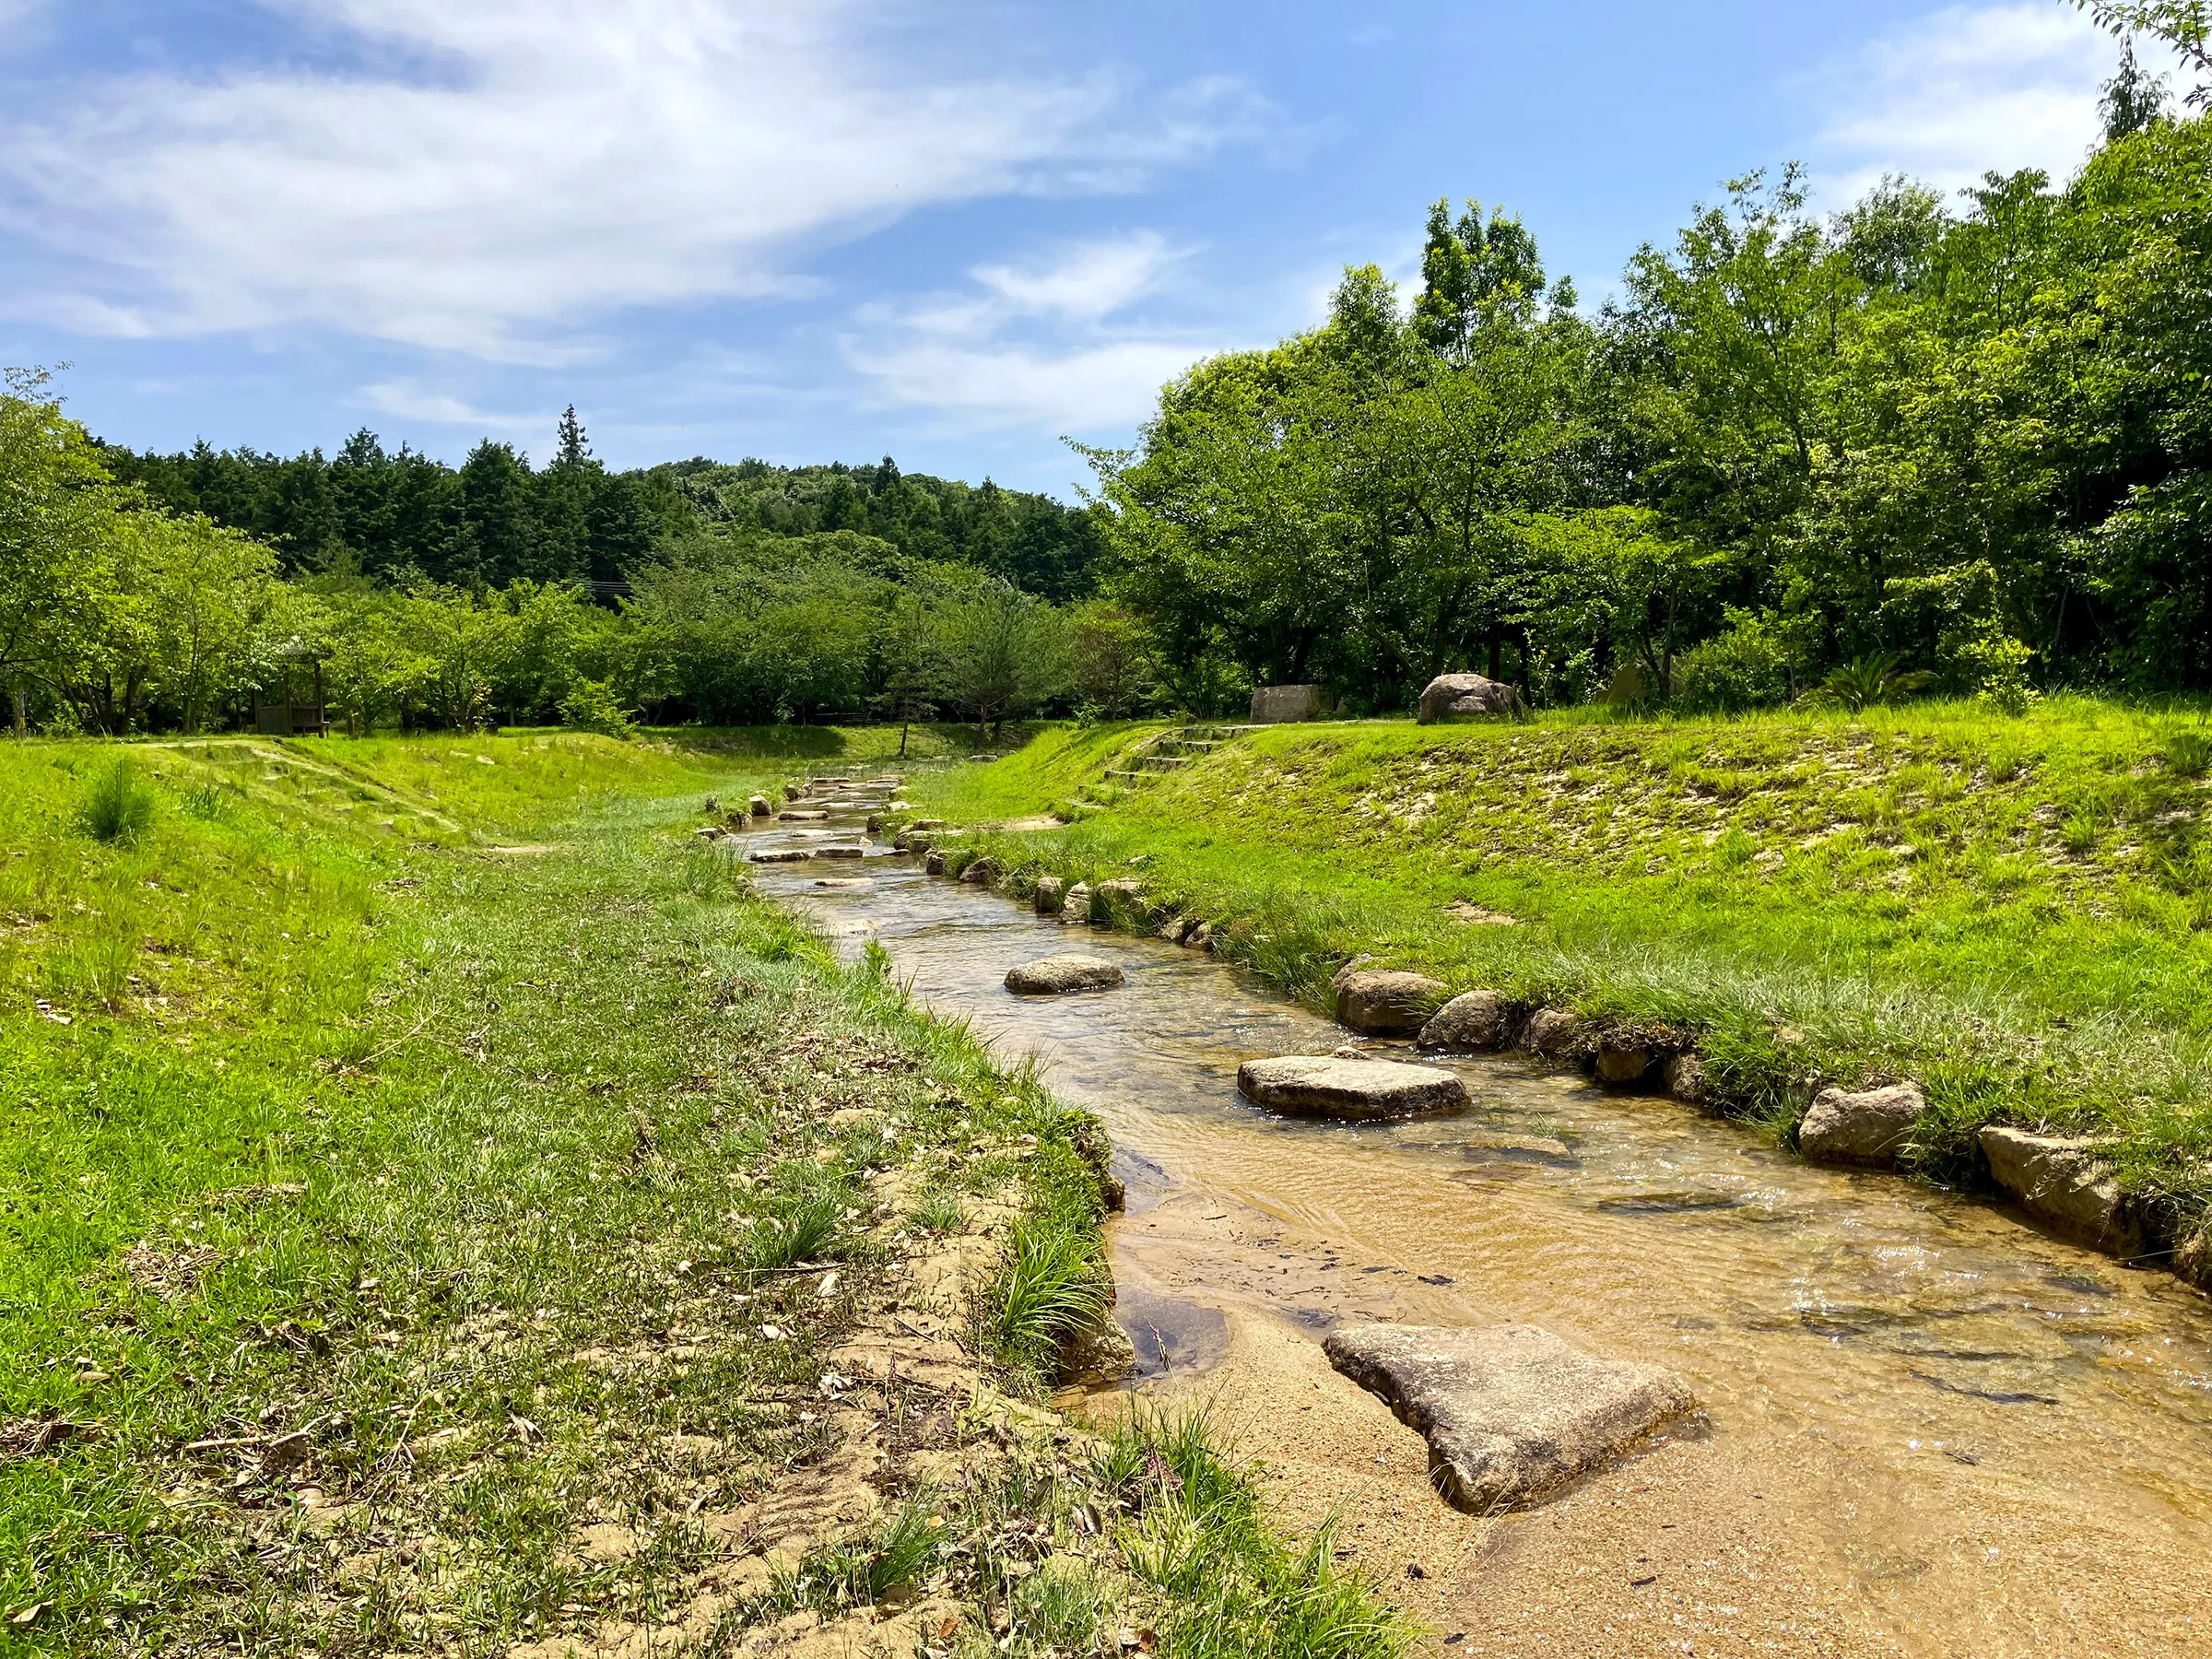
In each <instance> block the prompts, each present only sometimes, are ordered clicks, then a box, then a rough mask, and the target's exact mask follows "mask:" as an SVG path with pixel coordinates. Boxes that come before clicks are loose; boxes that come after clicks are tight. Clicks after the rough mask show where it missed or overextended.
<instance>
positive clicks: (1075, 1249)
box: [984, 1217, 1110, 1366]
mask: <svg viewBox="0 0 2212 1659" xmlns="http://www.w3.org/2000/svg"><path fill="white" fill-rule="evenodd" d="M1108 1289H1109V1280H1108V1277H1107V1273H1106V1269H1105V1265H1104V1264H1103V1262H1102V1261H1101V1260H1100V1253H1099V1245H1098V1237H1097V1233H1096V1230H1094V1229H1090V1228H1087V1227H1084V1226H1082V1225H1081V1224H1080V1222H1079V1221H1077V1220H1071V1219H1069V1218H1058V1217H1055V1218H1025V1219H1023V1220H1021V1221H1018V1222H1017V1223H1016V1224H1015V1226H1014V1230H1013V1233H1012V1236H1011V1237H1010V1238H1009V1239H1008V1241H1007V1243H1006V1259H1005V1261H1004V1262H1003V1263H1002V1264H1001V1265H1000V1267H999V1270H998V1274H997V1276H996V1277H994V1279H993V1281H992V1283H991V1286H990V1288H988V1290H987V1291H986V1292H985V1296H984V1300H985V1304H986V1306H987V1308H988V1310H989V1320H990V1334H991V1340H992V1345H993V1347H994V1349H995V1350H996V1351H997V1352H998V1353H999V1354H1001V1355H1002V1356H1004V1357H1006V1359H1009V1360H1011V1361H1013V1362H1014V1363H1016V1364H1028V1365H1032V1366H1035V1365H1041V1364H1045V1363H1048V1362H1049V1360H1050V1358H1051V1356H1053V1355H1054V1354H1057V1353H1062V1352H1065V1351H1068V1350H1069V1349H1070V1348H1071V1347H1073V1345H1075V1344H1076V1343H1077V1342H1079V1341H1081V1340H1082V1339H1083V1338H1084V1337H1085V1336H1087V1335H1089V1334H1090V1333H1091V1332H1092V1331H1094V1330H1095V1329H1096V1328H1097V1327H1098V1326H1099V1325H1100V1324H1101V1323H1102V1322H1103V1321H1104V1320H1105V1318H1106V1311H1107V1308H1108V1307H1109V1305H1110V1303H1109V1301H1108Z"/></svg>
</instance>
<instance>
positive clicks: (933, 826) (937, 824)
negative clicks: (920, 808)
mask: <svg viewBox="0 0 2212 1659" xmlns="http://www.w3.org/2000/svg"><path fill="white" fill-rule="evenodd" d="M907 828H908V829H909V830H942V829H944V828H945V820H944V819H943V818H916V819H915V820H914V821H913V822H912V823H911V824H909V825H908V826H907Z"/></svg>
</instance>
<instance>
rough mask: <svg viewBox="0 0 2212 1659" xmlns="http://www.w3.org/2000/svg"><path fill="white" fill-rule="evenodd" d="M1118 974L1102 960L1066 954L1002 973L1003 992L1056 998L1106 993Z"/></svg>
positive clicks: (1120, 979)
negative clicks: (1077, 994) (1079, 993)
mask: <svg viewBox="0 0 2212 1659" xmlns="http://www.w3.org/2000/svg"><path fill="white" fill-rule="evenodd" d="M1121 982H1122V971H1121V970H1120V969H1119V968H1117V967H1115V966H1114V965H1113V964H1112V962H1109V961H1107V960H1106V959H1104V958H1103V957H1090V956H1077V955H1074V954H1072V953H1071V954H1067V955H1062V956H1049V957H1044V958H1041V959H1039V960H1037V961H1034V962H1023V963H1022V964H1020V965H1019V966H1018V967H1015V968H1009V969H1007V970H1006V989H1007V990H1009V991H1012V992H1014V993H1015V994H1018V995H1021V996H1060V995H1063V994H1065V993H1067V992H1070V991H1110V990H1112V988H1113V987H1114V986H1116V985H1118V984H1120V983H1121Z"/></svg>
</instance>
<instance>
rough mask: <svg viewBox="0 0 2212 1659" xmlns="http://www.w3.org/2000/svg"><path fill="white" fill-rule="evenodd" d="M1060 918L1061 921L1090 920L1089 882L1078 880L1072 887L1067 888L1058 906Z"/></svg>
mask: <svg viewBox="0 0 2212 1659" xmlns="http://www.w3.org/2000/svg"><path fill="white" fill-rule="evenodd" d="M1060 920H1061V921H1063V922H1088V921H1089V920H1090V883H1089V882H1088V881H1078V882H1077V883H1076V885H1075V886H1074V887H1072V888H1068V889H1067V898H1066V899H1065V900H1064V901H1063V902H1062V904H1061V906H1060Z"/></svg>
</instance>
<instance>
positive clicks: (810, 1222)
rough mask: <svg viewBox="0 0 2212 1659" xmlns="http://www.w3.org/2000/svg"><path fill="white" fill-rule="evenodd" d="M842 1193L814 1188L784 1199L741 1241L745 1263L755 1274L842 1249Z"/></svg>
mask: <svg viewBox="0 0 2212 1659" xmlns="http://www.w3.org/2000/svg"><path fill="white" fill-rule="evenodd" d="M844 1224H845V1194H843V1192H842V1191H841V1190H840V1189H838V1188H835V1187H829V1186H823V1187H818V1188H817V1189H816V1190H814V1191H812V1192H807V1193H801V1194H797V1195H796V1196H794V1197H790V1198H786V1199H784V1200H783V1201H782V1203H780V1204H779V1205H778V1206H776V1207H775V1208H774V1209H772V1210H771V1211H770V1212H769V1213H768V1214H767V1215H765V1216H762V1217H760V1218H758V1219H757V1220H755V1221H754V1223H753V1231H752V1236H751V1237H750V1238H749V1239H747V1241H746V1243H745V1265H747V1267H750V1268H751V1269H752V1270H753V1271H754V1272H756V1273H773V1272H775V1271H777V1270H778V1269H780V1268H784V1267H794V1266H796V1265H799V1264H800V1263H802V1262H825V1261H828V1260H830V1258H831V1257H832V1256H834V1255H836V1254H837V1253H840V1251H841V1248H842V1244H841V1239H840V1237H839V1235H840V1234H841V1231H842V1230H843V1228H844Z"/></svg>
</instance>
